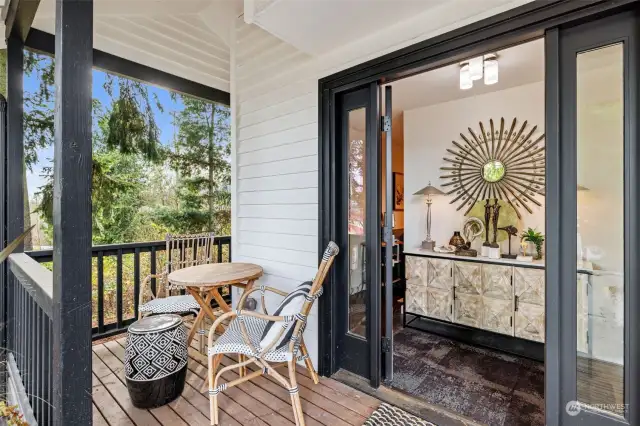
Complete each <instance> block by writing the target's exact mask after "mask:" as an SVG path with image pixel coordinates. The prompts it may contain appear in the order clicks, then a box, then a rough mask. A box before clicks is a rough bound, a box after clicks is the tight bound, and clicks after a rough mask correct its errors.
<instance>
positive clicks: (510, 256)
mask: <svg viewBox="0 0 640 426" xmlns="http://www.w3.org/2000/svg"><path fill="white" fill-rule="evenodd" d="M498 230H500V231H504V232H506V233H507V235H508V236H509V254H503V255H502V257H503V258H505V259H515V258H516V257H518V256H517V255H515V254H511V237H515V236H516V235H518V229H517V228H516V227H515V226H513V225H509V226H505V227H502V228H498Z"/></svg>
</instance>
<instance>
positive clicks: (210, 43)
mask: <svg viewBox="0 0 640 426" xmlns="http://www.w3.org/2000/svg"><path fill="white" fill-rule="evenodd" d="M3 3H4V5H3V6H2V18H3V19H2V20H3V22H4V29H5V37H6V46H7V93H6V102H5V100H4V99H2V103H1V107H2V108H1V114H0V127H1V129H2V131H1V132H0V135H1V136H0V158H1V161H2V164H3V166H2V173H1V174H0V199H1V200H2V203H1V206H2V207H0V221H1V226H0V245H1V248H4V247H5V246H6V245H7V244H8V243H9V242H11V241H13V240H14V239H15V238H16V237H18V236H19V235H20V234H21V233H22V232H23V231H24V230H25V228H26V227H25V217H27V218H28V215H29V213H25V210H24V206H25V198H26V196H25V186H26V183H25V181H24V180H23V179H24V177H23V173H24V167H25V155H26V154H25V147H24V141H25V138H26V136H25V124H24V120H25V89H26V88H25V78H24V62H25V59H26V56H27V52H28V51H32V52H38V53H40V54H45V55H49V56H51V57H53V58H54V62H55V82H54V88H55V113H54V118H53V119H54V127H55V132H54V135H53V139H54V141H53V169H54V173H53V176H54V177H53V188H54V189H53V194H54V197H53V198H54V201H53V226H52V231H53V240H54V241H55V243H54V244H53V248H52V249H50V250H37V251H27V252H23V249H24V247H23V246H20V247H18V249H17V250H15V252H14V254H12V255H11V256H10V257H9V259H8V260H7V261H6V262H5V263H4V264H3V265H2V269H1V270H0V289H1V291H0V317H1V321H2V324H3V327H2V329H1V334H0V340H1V342H2V343H1V344H2V346H3V348H6V351H3V354H2V361H3V362H2V365H3V371H2V372H1V374H0V380H1V383H0V386H1V387H2V389H6V390H7V391H6V394H7V395H6V399H7V403H8V404H10V405H17V406H18V407H19V410H20V411H21V412H22V414H23V416H24V420H25V421H26V422H27V423H28V424H40V425H47V424H56V425H68V424H80V425H85V424H91V423H92V421H93V422H95V423H96V424H104V423H105V422H106V423H107V424H186V423H194V422H195V423H196V424H208V423H209V420H208V418H205V417H204V414H203V413H202V411H201V409H203V407H204V405H203V404H204V402H206V400H207V398H206V396H203V395H201V394H200V392H199V389H200V387H199V386H198V387H197V389H198V390H197V394H198V398H197V399H196V400H193V401H192V402H186V401H187V399H188V398H187V396H184V397H181V398H180V403H179V404H177V405H178V406H179V407H180V408H170V407H164V408H163V409H158V410H157V413H156V412H155V411H154V412H153V413H151V412H147V414H146V416H147V417H145V415H144V414H140V413H142V412H143V410H138V411H134V410H133V409H132V405H131V403H130V401H128V399H126V398H128V395H127V393H126V387H125V386H124V385H123V382H122V381H120V382H118V381H116V382H113V381H110V378H117V379H118V380H123V370H122V368H120V369H118V368H119V367H118V365H117V364H116V363H115V361H117V360H119V361H120V364H122V357H120V358H118V356H120V355H121V354H122V353H121V352H118V351H116V350H115V349H114V347H113V346H109V343H105V344H96V345H94V344H92V342H96V341H103V340H104V339H109V338H114V336H116V337H118V338H122V337H123V336H124V335H123V334H122V333H124V332H126V330H127V327H128V326H129V325H130V324H132V323H133V322H134V321H135V320H136V317H137V315H138V307H139V306H138V305H139V293H140V289H141V284H142V282H143V280H144V278H145V277H146V276H147V275H149V274H152V275H153V274H156V273H160V272H161V271H162V269H163V268H164V267H165V264H166V257H167V253H166V252H165V248H166V243H165V241H145V242H133V243H123V244H108V245H97V246H92V203H91V190H92V188H91V186H92V173H93V170H92V167H93V164H92V134H93V129H94V128H95V127H94V126H95V125H96V123H92V100H93V99H92V98H93V97H92V84H93V82H92V78H93V74H92V71H93V70H94V69H99V70H103V71H105V72H109V73H111V74H114V75H118V76H123V77H127V78H130V79H132V80H135V81H139V82H142V83H146V84H151V85H155V86H158V87H161V88H165V89H168V90H171V91H174V92H177V93H180V94H183V95H187V96H191V97H195V98H198V99H201V100H204V101H207V102H211V103H218V104H223V105H226V106H229V105H230V102H231V96H230V94H229V91H230V83H229V81H230V64H229V56H230V53H229V50H230V49H229V40H228V35H229V31H230V28H231V27H230V24H231V23H232V22H233V19H226V18H228V17H229V16H233V13H234V12H233V10H234V9H233V7H234V5H233V4H232V3H229V4H225V3H220V4H219V5H218V6H219V7H215V8H214V7H211V6H213V5H212V4H211V2H203V1H193V2H186V4H182V2H180V3H177V2H167V1H161V2H139V3H137V4H124V3H122V2H117V1H116V2H113V1H96V2H95V4H94V2H93V1H92V0H65V1H53V0H52V1H45V0H43V1H37V0H15V1H6V2H3ZM223 16H224V17H225V19H222V17H223ZM225 20H226V21H228V24H227V25H223V22H226V21H225ZM211 256H212V258H211V262H214V263H221V262H230V261H231V258H232V248H231V237H230V236H228V235H227V236H225V235H222V236H219V237H216V238H215V239H214V240H213V247H212V255H211ZM107 263H108V264H109V265H114V269H115V277H114V279H113V280H111V279H109V280H107V277H106V273H105V270H106V267H105V265H106V264H107ZM45 264H48V265H45ZM92 283H93V285H92ZM155 285H156V282H155V279H153V280H152V282H151V286H152V287H153V288H155ZM225 301H226V302H227V303H230V301H231V294H230V293H229V294H226V297H225ZM116 343H117V341H116V340H113V341H112V342H111V345H112V344H116ZM105 350H107V351H111V352H109V353H111V357H109V356H107V355H106V352H104V351H105ZM195 361H196V359H195V358H194V359H192V360H191V363H194V362H195ZM199 361H200V362H204V363H205V364H206V358H205V356H204V355H201V358H200V359H199ZM194 369H195V367H194ZM203 369H204V370H203ZM107 370H109V371H110V372H111V373H109V374H111V375H112V376H108V374H107V373H106V371H107ZM205 370H206V367H203V366H202V364H201V366H200V370H198V369H195V370H194V372H193V373H191V374H192V375H196V376H197V374H198V373H199V374H202V371H205ZM194 377H195V376H194ZM194 377H192V376H190V380H193V379H194ZM117 383H119V385H117ZM116 385H117V386H116ZM188 386H191V385H188ZM190 389H192V390H193V389H195V388H190ZM122 391H124V393H123V392H122ZM121 397H122V398H125V397H126V398H125V399H122V398H121ZM192 397H193V395H192ZM114 398H115V399H114ZM189 398H191V397H189ZM187 406H188V407H187ZM231 407H232V408H233V407H234V405H233V403H232V405H231ZM289 408H290V407H289ZM223 409H224V408H223ZM166 413H173V414H170V415H169V416H168V417H166V416H165V415H164V414H166ZM207 413H208V411H207ZM260 414H263V413H262V412H260ZM154 416H155V417H154ZM207 416H208V414H207ZM228 418H229V422H230V423H229V424H247V421H248V420H247V419H249V418H255V416H253V417H251V416H248V417H247V416H245V417H238V420H234V419H235V417H228ZM283 419H284V418H283ZM253 421H254V422H255V419H254V420H253ZM251 424H253V423H251Z"/></svg>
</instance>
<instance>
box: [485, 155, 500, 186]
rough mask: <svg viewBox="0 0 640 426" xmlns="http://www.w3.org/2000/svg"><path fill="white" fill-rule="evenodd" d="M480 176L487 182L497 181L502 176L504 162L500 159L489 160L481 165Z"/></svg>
mask: <svg viewBox="0 0 640 426" xmlns="http://www.w3.org/2000/svg"><path fill="white" fill-rule="evenodd" d="M482 177H483V178H484V180H486V181H487V182H492V183H493V182H498V181H499V180H500V179H502V178H503V177H504V164H502V161H498V160H491V161H489V162H488V163H487V164H485V165H484V167H482Z"/></svg>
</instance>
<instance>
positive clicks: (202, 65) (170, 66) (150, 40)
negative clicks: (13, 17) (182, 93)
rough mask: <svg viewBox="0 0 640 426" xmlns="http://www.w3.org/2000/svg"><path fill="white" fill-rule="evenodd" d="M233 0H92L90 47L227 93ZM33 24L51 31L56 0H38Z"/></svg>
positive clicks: (53, 30) (34, 26) (53, 28)
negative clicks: (91, 40)
mask: <svg viewBox="0 0 640 426" xmlns="http://www.w3.org/2000/svg"><path fill="white" fill-rule="evenodd" d="M238 4H239V5H240V7H241V6H242V4H241V3H238V2H235V1H233V0H94V41H93V46H94V48H96V49H98V50H102V51H104V52H107V53H111V54H113V55H116V56H119V57H122V58H125V59H128V60H131V61H134V62H137V63H140V64H143V65H146V66H149V67H152V68H156V69H159V70H161V71H165V72H168V73H170V74H174V75H177V76H179V77H183V78H186V79H188V80H192V81H196V82H198V83H201V84H204V85H207V86H210V87H214V88H216V89H220V90H224V91H226V92H228V91H229V78H230V77H229V73H230V71H229V70H230V64H229V56H230V55H229V46H228V40H229V34H230V31H231V26H232V25H233V22H234V20H233V19H234V16H237V14H238V11H237V6H238ZM33 28H37V29H39V30H42V31H45V32H48V33H51V34H53V33H55V0H42V1H41V3H40V7H39V8H38V12H37V14H36V18H35V20H34V22H33Z"/></svg>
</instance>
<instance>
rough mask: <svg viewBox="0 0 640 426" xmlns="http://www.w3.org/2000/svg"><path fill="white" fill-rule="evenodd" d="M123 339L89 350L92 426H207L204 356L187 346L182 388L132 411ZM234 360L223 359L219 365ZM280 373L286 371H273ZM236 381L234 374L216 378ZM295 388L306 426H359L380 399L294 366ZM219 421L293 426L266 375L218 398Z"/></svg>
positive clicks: (282, 393)
mask: <svg viewBox="0 0 640 426" xmlns="http://www.w3.org/2000/svg"><path fill="white" fill-rule="evenodd" d="M124 346H125V338H124V337H122V338H119V339H114V340H111V341H106V342H102V343H99V344H96V345H94V346H93V367H92V370H93V384H94V386H93V402H94V405H93V413H94V424H96V425H98V426H120V425H136V426H138V425H140V426H142V425H144V426H146V425H149V426H159V425H162V426H164V425H178V426H186V425H188V426H195V425H209V424H210V421H209V397H208V395H207V394H206V392H205V393H202V392H200V390H201V388H202V385H203V383H204V380H205V379H206V377H207V357H206V356H205V355H203V354H201V353H200V352H199V351H198V350H197V348H198V344H197V342H194V343H193V344H192V347H191V348H189V364H188V371H187V380H186V384H185V390H184V392H183V393H182V395H181V396H180V398H178V399H177V400H175V401H174V402H172V403H170V404H168V405H166V406H164V407H159V408H155V409H152V410H143V409H139V408H135V407H134V406H133V405H132V404H131V401H130V399H129V394H128V392H127V388H126V381H125V377H124V364H123V362H124ZM235 362H237V361H235V360H233V359H231V358H229V357H224V359H223V360H222V365H231V364H233V363H235ZM279 371H280V372H281V374H285V375H286V368H283V369H281V370H279ZM222 378H223V380H224V381H230V380H234V379H236V378H238V372H237V370H232V371H228V372H226V373H225V374H223V376H222ZM297 378H298V386H299V388H300V397H301V400H302V408H303V411H304V414H305V422H306V424H307V425H308V426H334V425H335V426H360V425H362V424H363V423H364V421H365V420H366V418H367V417H368V416H369V415H370V414H371V413H372V412H373V411H374V410H375V409H376V408H377V407H378V405H379V404H380V401H378V400H377V399H376V398H373V397H371V396H369V395H366V394H364V393H362V392H360V391H357V390H355V389H352V388H350V387H348V386H346V385H344V384H342V383H339V382H336V381H335V380H332V379H328V378H321V380H320V383H319V384H318V385H315V384H314V383H313V381H312V379H311V377H310V375H309V373H308V371H306V369H304V368H302V367H300V366H298V369H297ZM218 401H219V406H220V423H221V424H222V425H225V426H227V425H230V426H245V425H247V426H249V425H250V426H254V425H255V426H293V425H294V424H295V421H294V417H293V411H292V408H291V397H290V395H289V393H288V391H287V390H286V389H284V388H283V387H282V386H281V385H280V383H278V382H277V381H276V379H274V378H273V377H270V376H261V377H258V378H256V379H253V380H251V381H248V382H245V383H242V384H240V385H239V386H236V387H234V388H231V389H227V390H225V391H224V392H223V393H222V394H221V395H220V396H219V397H218Z"/></svg>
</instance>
